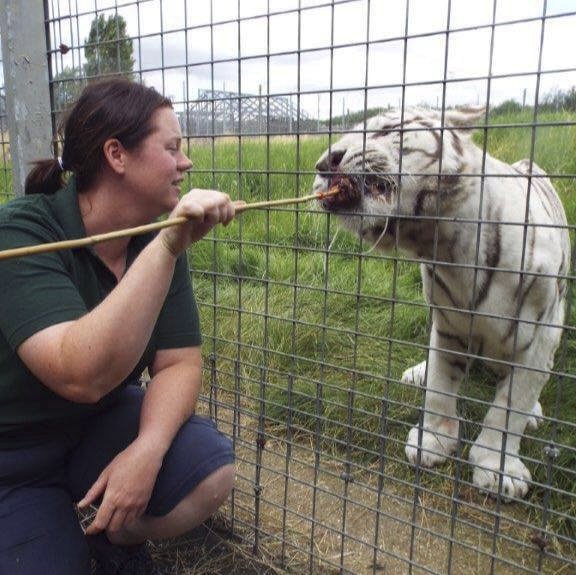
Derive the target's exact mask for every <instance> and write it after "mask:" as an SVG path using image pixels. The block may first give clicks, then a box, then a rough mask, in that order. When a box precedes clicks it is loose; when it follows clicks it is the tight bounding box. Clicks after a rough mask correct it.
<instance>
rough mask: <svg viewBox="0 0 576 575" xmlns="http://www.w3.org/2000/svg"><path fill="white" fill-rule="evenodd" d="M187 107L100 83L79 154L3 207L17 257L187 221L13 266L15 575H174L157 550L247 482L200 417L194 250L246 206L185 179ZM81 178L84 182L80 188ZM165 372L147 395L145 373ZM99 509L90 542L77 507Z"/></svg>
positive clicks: (6, 396) (6, 432) (6, 433)
mask: <svg viewBox="0 0 576 575" xmlns="http://www.w3.org/2000/svg"><path fill="white" fill-rule="evenodd" d="M181 139H182V135H181V131H180V127H179V123H178V120H177V118H176V115H175V114H174V111H173V109H172V106H171V103H170V101H169V100H167V99H165V98H164V97H162V96H161V95H160V94H159V93H158V92H156V91H155V90H154V89H152V88H147V87H144V86H142V85H140V84H137V83H134V82H130V81H127V80H122V79H113V80H108V81H105V82H101V83H97V84H93V85H90V86H88V87H87V88H86V89H85V90H84V92H83V93H82V95H81V96H80V98H79V100H78V102H77V103H76V105H75V106H74V107H73V108H72V110H71V111H70V113H69V115H68V118H67V120H66V123H65V129H64V134H63V142H64V143H63V153H62V158H61V160H42V161H40V162H37V163H36V166H35V167H34V169H33V170H32V171H31V173H30V174H29V176H28V179H27V182H26V194H27V195H26V196H25V197H23V198H18V199H15V200H13V201H12V202H10V203H8V204H6V205H5V206H3V207H2V208H0V227H1V230H2V233H1V234H0V249H7V248H10V247H16V246H19V245H29V244H34V243H43V242H48V241H59V240H63V239H70V238H76V237H81V236H85V235H94V234H99V233H105V232H109V231H112V230H117V229H120V228H126V227H132V226H137V225H141V224H145V223H148V222H151V221H152V220H154V219H155V218H157V217H158V216H160V215H162V214H165V213H170V215H171V217H177V216H186V217H187V218H188V220H187V223H185V224H182V225H179V226H175V227H171V228H166V229H164V230H162V231H160V232H159V233H158V234H156V235H145V236H138V237H133V238H131V239H130V238H122V239H115V240H113V241H108V242H106V243H102V244H98V245H97V246H96V247H94V248H83V249H77V250H63V251H59V252H54V253H51V254H44V255H36V256H28V257H24V258H20V259H17V260H10V261H5V262H1V263H0V574H2V575H5V574H6V575H7V574H10V575H11V574H12V573H21V574H26V575H38V574H39V573H42V574H43V575H51V574H54V575H56V574H57V575H81V574H85V573H86V574H87V573H89V572H90V557H92V558H93V559H95V560H96V565H97V572H98V573H118V574H120V573H156V572H157V571H156V567H154V566H153V564H152V563H151V560H150V557H149V555H148V554H147V552H146V550H145V541H146V540H149V539H159V538H166V537H173V536H177V535H180V534H182V533H184V532H186V531H188V530H190V529H192V528H193V527H195V526H197V525H199V524H200V523H201V522H202V521H204V520H205V519H206V518H207V517H209V516H210V515H211V514H212V513H213V512H214V511H215V510H216V509H217V508H218V507H219V506H220V505H221V504H222V503H223V502H224V501H225V499H226V498H227V497H228V495H229V493H230V491H231V489H232V486H233V481H234V466H233V460H234V456H233V452H232V448H231V444H230V441H229V440H228V439H227V438H225V437H224V436H223V435H222V434H220V433H219V432H218V431H217V430H216V428H215V427H214V425H213V424H212V423H211V422H209V421H208V420H206V419H203V418H200V417H198V416H196V415H194V410H195V406H196V401H197V398H198V394H199V391H200V385H201V377H202V372H201V371H202V360H201V353H200V332H199V326H198V317H197V310H196V306H195V302H194V298H193V294H192V291H191V285H190V277H189V272H188V267H187V263H186V254H185V250H186V248H187V247H188V246H190V244H192V243H193V242H195V241H197V240H200V239H201V238H202V237H203V236H204V235H205V234H206V233H207V232H208V231H209V230H210V229H212V228H213V227H214V226H215V225H216V224H219V223H222V224H224V225H226V224H228V223H229V222H230V221H231V220H232V219H233V218H234V214H235V211H234V204H233V203H232V202H231V201H230V198H229V197H228V196H227V195H226V194H223V193H220V192H217V191H214V190H192V191H190V192H189V193H187V194H185V195H184V196H183V197H182V198H181V199H179V195H180V185H181V183H182V181H183V179H184V175H185V173H186V172H187V171H188V170H189V169H190V168H191V166H192V164H191V162H190V160H189V159H188V158H187V156H186V155H185V154H184V153H183V152H182V151H181V149H180V144H181ZM63 171H66V172H69V173H70V177H69V178H68V183H67V184H66V185H64V180H63ZM145 369H148V372H149V374H150V376H151V379H150V382H149V383H148V384H147V386H146V391H144V389H143V388H142V386H141V385H140V376H141V374H142V372H143V371H144V370H145ZM74 503H77V504H78V506H79V507H80V508H81V509H84V508H86V507H88V506H90V505H92V504H95V505H97V506H98V511H97V513H96V515H95V517H94V519H93V520H92V522H91V523H90V525H89V526H88V527H87V529H86V532H85V533H83V531H82V529H81V527H80V525H79V522H78V520H77V514H76V511H75V509H74Z"/></svg>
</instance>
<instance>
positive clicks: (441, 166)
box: [313, 108, 485, 253]
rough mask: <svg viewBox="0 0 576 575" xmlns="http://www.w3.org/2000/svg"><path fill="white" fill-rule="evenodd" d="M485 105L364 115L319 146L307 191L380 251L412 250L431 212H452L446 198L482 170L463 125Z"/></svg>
mask: <svg viewBox="0 0 576 575" xmlns="http://www.w3.org/2000/svg"><path fill="white" fill-rule="evenodd" d="M484 114H485V111H484V109H479V108H475V109H465V110H451V111H445V112H444V115H443V116H442V115H441V113H440V112H436V111H431V110H424V109H411V110H405V111H404V114H401V113H400V112H399V111H390V112H387V113H385V114H383V115H380V116H376V117H373V118H370V119H369V120H367V121H366V124H365V125H364V123H362V124H359V125H358V126H356V128H354V130H352V131H351V132H349V133H347V134H345V135H344V136H343V137H342V138H341V139H340V140H339V141H337V142H336V143H334V144H333V145H332V146H331V147H330V148H329V149H328V150H326V151H325V152H324V153H323V154H322V156H321V157H320V159H319V160H318V162H317V163H316V171H317V175H316V178H315V180H314V185H313V191H314V192H315V193H318V194H325V193H326V192H328V191H329V190H339V192H338V193H336V194H335V195H329V196H326V197H324V198H323V199H321V200H320V205H321V206H322V208H323V209H324V210H326V211H328V212H331V213H334V214H336V215H338V216H339V218H340V220H341V221H342V223H343V225H344V226H345V227H347V228H348V229H350V230H351V231H353V232H355V233H357V234H358V235H359V236H361V237H362V238H364V239H365V241H366V242H368V243H371V244H375V243H376V244H377V246H378V247H379V248H381V249H387V248H391V247H394V246H397V247H400V248H404V249H407V250H409V251H415V252H416V253H418V252H419V250H418V249H417V246H415V245H413V244H415V243H416V244H418V243H420V244H421V243H422V242H425V241H427V236H428V235H430V229H432V227H433V224H431V221H430V218H429V217H428V218H426V216H434V215H436V216H438V215H444V216H446V215H451V212H450V205H449V204H450V196H451V195H452V194H453V192H455V191H456V190H458V189H459V188H462V187H470V186H475V185H478V178H470V177H468V178H466V177H463V176H464V175H465V174H474V173H479V172H480V171H481V169H482V165H481V159H482V153H481V150H480V149H479V148H478V147H477V146H475V145H474V144H473V143H472V141H471V138H470V136H471V130H470V127H471V126H473V125H475V124H476V123H478V122H479V121H481V120H482V118H483V117H484Z"/></svg>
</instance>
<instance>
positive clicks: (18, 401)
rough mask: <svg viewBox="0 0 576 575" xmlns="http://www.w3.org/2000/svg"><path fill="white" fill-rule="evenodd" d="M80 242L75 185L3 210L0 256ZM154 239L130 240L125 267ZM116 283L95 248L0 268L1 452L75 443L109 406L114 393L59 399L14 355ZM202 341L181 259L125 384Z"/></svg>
mask: <svg viewBox="0 0 576 575" xmlns="http://www.w3.org/2000/svg"><path fill="white" fill-rule="evenodd" d="M85 235H86V234H85V230H84V225H83V222H82V218H81V217H80V211H79V207H78V197H77V193H76V190H75V186H74V180H73V178H72V180H71V181H70V183H69V184H68V185H67V186H66V187H65V188H63V189H62V190H60V191H58V192H57V193H56V194H54V195H51V196H45V195H42V194H37V195H32V196H25V197H23V198H17V199H15V200H12V201H11V202H9V203H7V204H5V205H3V206H0V250H4V249H8V248H14V247H19V246H25V245H32V244H39V243H46V242H54V241H60V240H65V239H73V238H79V237H84V236H85ZM152 237H153V235H152V234H149V235H143V236H136V237H133V238H132V239H131V241H130V244H129V247H128V266H129V265H130V264H131V263H132V262H133V261H134V259H135V258H136V257H137V255H138V254H139V253H140V252H141V251H142V249H143V248H144V247H145V246H146V245H147V243H148V242H150V241H151V239H152ZM147 281H151V282H152V281H154V278H153V277H150V278H148V279H147ZM116 284H117V280H116V277H115V276H114V274H112V273H111V272H110V270H109V269H108V268H107V267H106V266H105V265H104V264H103V262H102V261H101V260H100V259H99V258H98V256H97V255H96V253H95V251H94V249H93V248H92V247H87V248H80V249H76V250H62V251H58V252H53V253H49V254H41V255H34V256H26V257H23V258H19V259H13V260H7V261H0V449H9V448H11V447H18V446H24V445H31V444H34V443H36V442H38V441H41V440H45V439H47V438H49V437H51V436H52V435H53V434H57V435H61V434H66V435H68V436H69V435H72V436H73V435H74V434H75V433H76V432H77V430H78V429H79V428H80V427H81V425H82V421H83V420H85V419H86V417H87V416H88V415H90V414H92V413H94V412H97V411H100V410H101V409H103V408H105V407H106V405H108V404H109V403H110V402H111V401H113V399H114V395H115V393H117V391H118V389H117V390H115V391H113V392H111V393H110V394H109V395H108V396H106V397H105V398H103V399H102V400H101V401H100V402H98V403H97V404H95V405H86V404H78V403H74V402H72V401H68V400H66V399H64V398H62V397H60V396H59V395H57V394H55V393H53V392H52V391H50V390H49V389H48V388H47V387H46V386H44V385H43V384H42V383H41V382H40V381H39V380H38V379H37V378H36V377H34V375H32V373H31V372H30V371H29V370H28V369H27V368H26V366H25V365H24V364H23V363H22V362H21V361H20V359H19V357H18V355H17V354H16V350H17V349H18V346H19V345H20V344H21V343H22V342H23V341H24V340H26V339H27V338H28V337H30V336H31V335H33V334H34V333H36V332H38V331H40V330H42V329H44V328H46V327H49V326H51V325H54V324H57V323H61V322H64V321H69V320H74V319H77V318H79V317H81V316H82V315H84V314H85V313H87V312H88V311H90V310H91V309H93V308H94V307H95V306H96V305H98V304H99V303H100V302H101V301H102V300H103V299H104V298H105V297H106V296H107V294H109V293H110V291H111V290H112V289H113V288H114V286H115V285H116ZM134 297H138V294H134ZM200 339H201V338H200V327H199V321H198V312H197V308H196V302H195V300H194V296H193V293H192V286H191V281H190V273H189V270H188V264H187V260H186V257H185V256H182V257H180V258H179V260H178V262H177V265H176V271H175V273H174V277H173V280H172V284H171V286H170V290H169V293H168V296H167V298H166V301H165V303H164V306H163V307H162V310H161V312H160V316H159V318H158V321H157V323H156V326H155V327H154V332H153V334H152V337H151V338H150V341H149V342H148V346H147V349H146V351H145V353H144V354H143V356H142V357H141V359H140V361H139V362H138V365H136V366H135V367H134V370H133V372H132V374H131V376H130V377H129V378H128V379H127V380H126V381H130V380H134V379H137V378H138V377H140V375H141V374H142V372H143V370H144V369H145V368H146V367H147V366H149V365H150V364H151V362H152V360H153V358H154V354H155V352H156V350H159V349H168V348H178V347H188V346H197V345H199V344H200ZM118 344H119V345H122V342H118ZM86 353H87V354H88V353H89V350H86Z"/></svg>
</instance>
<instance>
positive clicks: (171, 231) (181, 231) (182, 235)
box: [159, 189, 236, 256]
mask: <svg viewBox="0 0 576 575" xmlns="http://www.w3.org/2000/svg"><path fill="white" fill-rule="evenodd" d="M235 213H236V210H235V205H234V203H232V201H231V200H230V197H229V196H228V194H224V193H222V192H218V191H216V190H200V189H193V190H191V191H189V192H188V193H187V194H186V195H184V196H183V197H182V199H181V200H180V201H179V202H178V205H177V206H176V207H175V208H174V210H173V211H172V213H171V214H170V217H171V218H175V217H179V216H185V217H186V218H188V221H187V222H186V223H184V224H180V225H178V226H172V227H170V228H165V229H163V230H162V231H161V232H160V234H159V238H160V239H161V241H162V242H163V244H164V246H165V247H166V248H167V249H168V250H169V251H170V252H171V253H172V254H173V255H174V256H178V255H180V253H182V252H183V251H184V250H185V249H186V248H187V247H188V246H189V245H190V244H191V243H193V242H196V241H198V240H200V239H202V238H203V237H204V236H205V235H206V234H207V233H208V232H209V231H210V230H211V229H212V228H213V227H214V226H215V225H217V224H224V225H228V224H229V223H230V222H231V221H232V220H233V219H234V215H235Z"/></svg>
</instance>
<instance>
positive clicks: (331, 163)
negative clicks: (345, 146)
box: [315, 150, 346, 173]
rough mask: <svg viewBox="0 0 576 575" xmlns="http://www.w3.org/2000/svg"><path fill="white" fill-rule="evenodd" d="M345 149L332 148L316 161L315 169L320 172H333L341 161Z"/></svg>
mask: <svg viewBox="0 0 576 575" xmlns="http://www.w3.org/2000/svg"><path fill="white" fill-rule="evenodd" d="M345 153H346V151H345V150H334V151H332V152H330V153H329V154H327V155H326V156H325V157H324V158H322V159H321V160H319V161H318V162H317V163H316V166H315V168H316V171H318V172H320V173H325V172H333V171H334V170H335V169H336V168H337V167H338V166H339V165H340V162H341V161H342V158H343V157H344V154H345Z"/></svg>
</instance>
